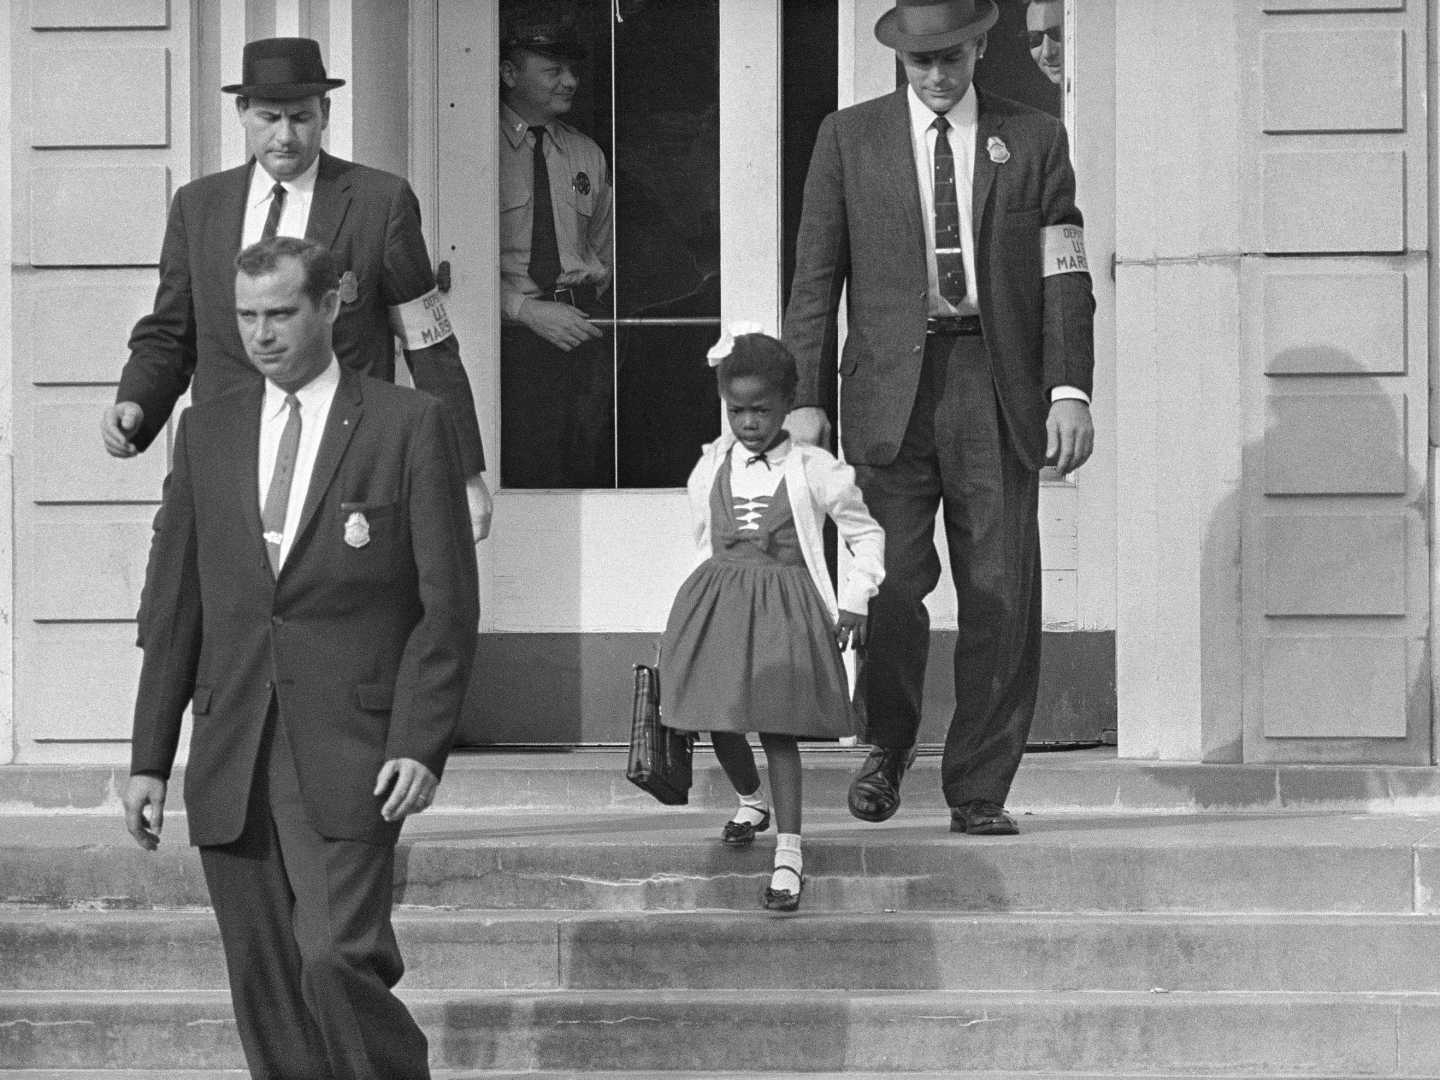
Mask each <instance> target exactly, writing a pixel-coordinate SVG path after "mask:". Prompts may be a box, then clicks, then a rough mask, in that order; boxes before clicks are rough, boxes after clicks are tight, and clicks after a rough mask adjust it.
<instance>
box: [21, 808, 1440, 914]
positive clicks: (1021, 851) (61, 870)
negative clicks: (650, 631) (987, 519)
mask: <svg viewBox="0 0 1440 1080" xmlns="http://www.w3.org/2000/svg"><path fill="white" fill-rule="evenodd" d="M723 816H724V815H723V814H721V815H717V814H716V813H715V812H714V811H705V810H665V809H660V808H658V807H657V808H656V809H654V810H652V811H651V812H650V813H648V814H644V815H640V814H632V813H623V814H622V813H616V814H594V813H586V814H579V815H576V814H536V813H526V814H508V815H499V814H455V813H427V814H424V815H421V816H420V817H418V818H417V819H415V820H414V821H413V822H412V823H410V824H407V826H406V830H405V833H404V835H403V837H402V841H401V848H400V850H399V853H398V860H397V871H396V876H397V881H398V886H399V891H398V894H397V895H398V900H399V902H400V903H404V904H410V905H414V906H433V907H458V908H485V909H508V910H533V909H552V910H610V911H614V910H632V911H638V910H681V911H694V910H704V909H720V910H733V911H741V912H751V911H754V909H755V907H756V905H757V903H758V899H759V896H760V893H761V891H762V889H763V887H764V883H765V880H766V878H767V876H768V872H769V868H770V859H771V844H772V843H773V841H771V840H770V839H769V837H762V839H761V841H760V842H757V844H756V845H755V846H754V847H752V848H750V849H740V850H736V849H731V848H727V847H725V846H724V845H722V844H720V843H718V842H717V839H716V838H717V835H718V832H719V827H720V823H721V820H723ZM1021 829H1022V832H1021V835H1020V836H1018V837H970V836H962V835H956V834H953V833H950V832H949V831H948V822H947V819H946V818H945V817H943V816H937V815H927V814H923V813H918V812H917V813H913V814H908V815H907V814H906V813H905V812H904V810H902V812H901V813H900V814H899V815H897V816H896V817H895V818H893V819H891V820H890V821H889V822H886V823H884V824H881V825H865V824H862V823H860V822H857V821H855V820H854V819H853V818H851V817H849V815H848V814H844V813H843V812H841V813H835V812H824V813H812V814H810V815H808V816H807V819H806V826H805V834H806V847H805V871H806V875H807V889H806V894H805V908H806V911H807V912H811V913H814V912H835V911H848V912H872V913H878V912H885V911H892V910H894V911H1028V912H1046V911H1049V912H1060V911H1070V912H1104V911H1135V912H1139V911H1170V912H1175V911H1190V912H1267V911H1269V912H1336V913H1339V912H1390V913H1395V914H1440V817H1425V816H1410V815H1347V814H1318V813H1316V814H1300V813H1285V814H1256V815H1239V814H1228V815H1137V816H1128V817H1124V816H1118V815H1101V816H1084V815H1075V814H1060V813H1048V814H1039V813H1037V814H1033V815H1029V816H1025V817H1023V818H1021ZM164 836H165V839H164V843H163V844H162V846H161V850H160V851H159V852H158V853H154V854H151V853H147V852H143V851H141V850H140V849H139V848H138V847H136V846H135V845H134V844H133V843H132V842H131V841H130V839H129V838H128V837H127V836H126V835H125V834H124V832H123V831H122V829H121V826H120V823H119V822H118V820H113V819H105V818H98V817H93V816H87V815H49V816H40V815H20V816H6V817H4V818H0V902H3V903H10V904H12V905H14V904H30V905H51V906H61V907H65V906H70V907H74V906H82V907H86V906H88V907H102V908H140V909H143V908H150V907H167V908H168V907H179V908H183V907H187V906H202V905H204V904H205V903H206V902H207V897H206V893H205V887H204V880H203V877H202V874H201V872H200V865H199V858H198V856H197V855H196V853H195V852H194V851H192V850H191V849H190V848H189V847H188V846H187V843H186V835H185V822H184V817H183V815H170V816H168V817H167V819H166V826H165V834H164Z"/></svg>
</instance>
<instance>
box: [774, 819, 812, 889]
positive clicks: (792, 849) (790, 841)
mask: <svg viewBox="0 0 1440 1080" xmlns="http://www.w3.org/2000/svg"><path fill="white" fill-rule="evenodd" d="M782 868H784V869H782ZM804 868H805V860H804V857H803V856H801V854H800V834H799V833H798V832H782V833H778V834H777V835H776V837H775V870H774V872H773V873H772V874H771V875H770V888H772V889H777V890H780V889H783V890H784V891H786V892H799V891H800V882H799V881H797V880H796V878H798V877H799V876H800V874H801V873H803V872H804ZM790 870H794V871H795V873H794V874H791V873H790V872H789V871H790Z"/></svg>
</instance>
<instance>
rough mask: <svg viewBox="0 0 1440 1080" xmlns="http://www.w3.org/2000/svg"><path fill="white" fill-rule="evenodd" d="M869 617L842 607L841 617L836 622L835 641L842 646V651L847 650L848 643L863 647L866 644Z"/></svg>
mask: <svg viewBox="0 0 1440 1080" xmlns="http://www.w3.org/2000/svg"><path fill="white" fill-rule="evenodd" d="M869 621H870V620H869V617H868V616H865V615H861V614H860V613H859V612H855V611H846V610H845V609H844V608H841V609H840V618H839V619H837V620H836V622H835V643H836V644H837V645H839V646H840V651H841V652H844V651H845V646H846V645H853V646H855V648H857V649H858V648H861V647H862V646H863V645H864V644H865V634H866V630H867V629H868V627H869Z"/></svg>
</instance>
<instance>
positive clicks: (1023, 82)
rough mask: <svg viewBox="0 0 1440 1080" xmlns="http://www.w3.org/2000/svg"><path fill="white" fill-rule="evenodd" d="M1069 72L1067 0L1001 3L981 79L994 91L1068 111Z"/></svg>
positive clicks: (979, 69) (978, 73)
mask: <svg viewBox="0 0 1440 1080" xmlns="http://www.w3.org/2000/svg"><path fill="white" fill-rule="evenodd" d="M1065 72H1066V68H1065V0H1029V2H1026V3H1019V4H1001V5H1000V19H999V21H998V22H996V24H995V26H994V27H993V28H992V29H991V31H990V33H989V35H988V37H987V39H986V43H985V55H984V56H983V57H982V58H981V59H980V61H979V63H977V64H976V65H975V81H976V82H977V83H978V84H979V85H981V86H983V87H984V88H985V89H986V90H988V91H990V92H991V93H992V94H999V95H1000V96H1001V97H1007V98H1010V99H1011V100H1013V101H1019V102H1022V103H1023V104H1026V105H1029V106H1031V107H1033V108H1036V109H1040V110H1041V111H1042V112H1048V113H1049V114H1050V115H1051V116H1056V117H1063V116H1064V99H1065V94H1064V88H1065V82H1066V73H1065Z"/></svg>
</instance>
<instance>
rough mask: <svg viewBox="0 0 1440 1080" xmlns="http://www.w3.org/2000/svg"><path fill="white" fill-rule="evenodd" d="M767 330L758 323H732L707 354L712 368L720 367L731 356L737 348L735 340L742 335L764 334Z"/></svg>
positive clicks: (706, 356) (706, 357)
mask: <svg viewBox="0 0 1440 1080" xmlns="http://www.w3.org/2000/svg"><path fill="white" fill-rule="evenodd" d="M763 333H765V328H764V327H763V326H761V325H760V324H759V323H758V322H732V323H731V324H730V326H729V327H728V328H727V329H726V330H724V331H722V332H721V334H720V340H719V341H717V342H715V344H714V345H711V346H710V351H709V352H707V353H706V354H705V359H706V360H708V361H709V363H710V366H711V367H719V366H720V361H721V360H724V359H725V358H726V357H727V356H729V355H730V352H731V350H733V349H734V348H735V339H736V338H737V337H739V336H740V335H741V334H763Z"/></svg>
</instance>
